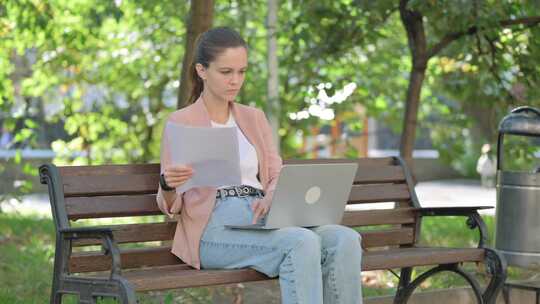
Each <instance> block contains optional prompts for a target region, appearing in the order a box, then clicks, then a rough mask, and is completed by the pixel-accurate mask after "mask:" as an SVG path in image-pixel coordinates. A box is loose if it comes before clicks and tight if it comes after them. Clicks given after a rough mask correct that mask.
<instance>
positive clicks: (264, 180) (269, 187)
mask: <svg viewBox="0 0 540 304" xmlns="http://www.w3.org/2000/svg"><path fill="white" fill-rule="evenodd" d="M230 109H231V110H232V114H233V116H234V119H235V120H236V123H237V125H238V127H240V129H241V130H242V132H243V133H244V135H245V136H246V138H247V139H248V140H249V141H250V143H251V144H252V145H253V146H254V147H255V150H256V151H257V157H258V159H259V178H260V181H261V184H262V185H263V188H264V189H263V190H264V191H265V193H266V195H265V198H264V199H268V200H270V199H271V198H272V195H273V193H274V189H275V187H276V182H277V178H278V175H279V171H280V170H281V166H282V161H281V157H280V156H279V153H278V151H277V149H276V146H275V144H274V142H273V137H272V130H271V128H270V125H269V123H268V121H267V119H266V116H265V115H264V113H263V112H262V111H261V110H259V109H257V108H253V107H249V106H245V105H241V104H237V103H234V102H231V103H230ZM168 121H171V122H175V123H180V124H184V125H188V126H196V127H211V123H210V116H209V115H208V111H207V110H206V106H205V105H204V103H203V101H202V99H201V98H199V99H197V101H195V103H193V104H192V105H190V106H187V107H185V108H183V109H180V110H178V111H175V112H173V113H171V115H170V116H169V118H168ZM170 140H178V141H182V139H181V138H175V139H172V138H167V137H166V135H165V133H163V136H162V141H161V171H162V172H163V170H164V167H165V166H166V165H167V164H169V163H170V159H171V158H170V155H169V141H170ZM186 144H189V143H186ZM195 174H196V173H195ZM169 197H170V195H169ZM173 197H174V198H173V199H170V198H169V200H170V201H166V199H165V196H164V195H163V192H162V190H161V188H159V190H158V194H157V204H158V207H159V209H160V210H161V211H162V212H163V213H164V214H166V215H168V216H169V217H170V218H175V219H176V220H177V225H176V231H175V234H174V239H173V244H172V250H171V252H172V253H173V254H174V255H176V256H178V257H179V258H180V259H182V261H184V262H185V263H186V264H189V265H191V266H193V267H195V268H197V269H200V267H201V263H200V258H199V243H200V240H201V236H202V233H203V231H204V229H205V227H206V224H207V223H208V220H209V218H210V214H211V212H212V210H213V207H214V204H215V201H216V188H215V187H201V188H192V189H190V190H188V191H186V192H184V193H182V194H174V195H173Z"/></svg>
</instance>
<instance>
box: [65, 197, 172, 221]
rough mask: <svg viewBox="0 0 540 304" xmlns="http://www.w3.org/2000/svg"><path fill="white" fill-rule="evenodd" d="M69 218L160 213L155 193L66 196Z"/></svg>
mask: <svg viewBox="0 0 540 304" xmlns="http://www.w3.org/2000/svg"><path fill="white" fill-rule="evenodd" d="M65 203H66V209H67V213H68V217H69V219H70V220H77V219H85V218H103V217H122V216H141V215H158V214H162V213H161V211H160V210H159V208H158V206H157V204H156V194H146V195H109V196H90V197H67V198H66V199H65Z"/></svg>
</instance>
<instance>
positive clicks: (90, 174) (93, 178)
mask: <svg viewBox="0 0 540 304" xmlns="http://www.w3.org/2000/svg"><path fill="white" fill-rule="evenodd" d="M351 161H353V160H347V159H314V160H290V161H286V162H285V163H291V164H293V163H303V164H318V163H344V162H351ZM357 162H358V164H359V169H358V171H357V174H356V177H355V183H357V184H365V183H385V182H403V181H404V180H405V177H404V173H403V169H402V168H401V167H400V166H396V165H394V160H393V159H392V158H376V159H371V158H365V159H359V160H358V161H357ZM375 166H376V168H377V170H372V169H371V168H373V167H375ZM59 170H60V174H61V175H62V176H63V186H64V195H65V196H66V197H77V196H100V195H127V194H140V193H143V194H145V193H156V192H157V187H158V182H159V165H158V164H147V165H103V166H66V167H59Z"/></svg>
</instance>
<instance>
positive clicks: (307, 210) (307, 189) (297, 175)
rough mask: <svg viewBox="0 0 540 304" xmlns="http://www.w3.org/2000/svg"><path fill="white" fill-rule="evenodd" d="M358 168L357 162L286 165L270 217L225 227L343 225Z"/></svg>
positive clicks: (273, 227)
mask: <svg viewBox="0 0 540 304" xmlns="http://www.w3.org/2000/svg"><path fill="white" fill-rule="evenodd" d="M357 169H358V164H357V163H332V164H288V165H284V166H283V167H282V168H281V172H280V174H279V178H278V182H277V185H276V190H275V192H274V196H273V198H272V204H271V206H270V210H269V211H268V213H267V215H266V220H265V221H259V223H257V224H249V225H226V226H225V227H228V228H231V229H279V228H284V227H291V226H298V227H315V226H321V225H326V224H339V223H341V220H342V218H343V214H344V212H345V205H346V204H347V200H348V198H349V195H350V191H351V187H352V184H353V180H354V177H355V175H356V170H357Z"/></svg>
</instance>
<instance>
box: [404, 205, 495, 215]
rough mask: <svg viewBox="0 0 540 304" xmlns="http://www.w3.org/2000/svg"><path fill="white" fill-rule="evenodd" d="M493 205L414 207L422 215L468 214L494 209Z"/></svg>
mask: <svg viewBox="0 0 540 304" xmlns="http://www.w3.org/2000/svg"><path fill="white" fill-rule="evenodd" d="M492 208H493V207H492V206H472V207H426V208H414V211H416V212H418V213H420V216H460V215H462V216H466V215H471V214H475V213H478V210H484V209H492Z"/></svg>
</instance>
